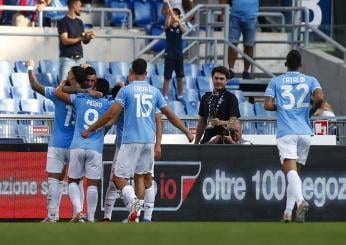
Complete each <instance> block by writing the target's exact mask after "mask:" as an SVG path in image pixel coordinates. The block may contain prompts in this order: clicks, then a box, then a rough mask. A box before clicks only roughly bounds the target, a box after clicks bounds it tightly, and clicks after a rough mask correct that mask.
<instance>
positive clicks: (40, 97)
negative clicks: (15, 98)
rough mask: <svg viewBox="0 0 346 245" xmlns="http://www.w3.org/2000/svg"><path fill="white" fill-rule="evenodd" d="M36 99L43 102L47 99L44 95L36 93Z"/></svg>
mask: <svg viewBox="0 0 346 245" xmlns="http://www.w3.org/2000/svg"><path fill="white" fill-rule="evenodd" d="M34 95H35V96H34V97H35V98H36V99H37V100H40V101H41V102H42V101H44V100H46V99H47V98H46V97H45V96H43V95H42V94H40V93H38V92H34Z"/></svg>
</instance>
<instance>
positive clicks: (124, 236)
mask: <svg viewBox="0 0 346 245" xmlns="http://www.w3.org/2000/svg"><path fill="white" fill-rule="evenodd" d="M0 244H6V245H7V244H8V245H14V244H35V245H39V244H44V245H54V244H59V245H65V244H76V245H78V244H83V245H88V244H92V245H96V244H110V245H111V244H112V245H113V244H114V245H115V244H119V245H120V244H121V245H128V244H150V245H155V244H160V245H161V244H162V245H170V244H172V245H173V244H174V245H178V244H188V245H202V244H208V245H217V244H232V245H233V244H234V245H236V244H240V245H246V244H251V245H256V244H265V245H271V244H273V245H285V244H289V245H297V244H304V245H305V244H311V245H318V244H324V245H325V244H327V245H342V244H346V223H345V222H344V223H342V222H340V223H326V222H315V223H304V224H296V223H291V224H283V223H279V222H277V223H270V222H266V223H261V222H257V223H254V222H157V223H155V222H153V223H151V224H141V223H139V224H123V223H116V222H112V223H94V224H79V223H75V224H69V223H57V224H40V223H19V222H12V223H0Z"/></svg>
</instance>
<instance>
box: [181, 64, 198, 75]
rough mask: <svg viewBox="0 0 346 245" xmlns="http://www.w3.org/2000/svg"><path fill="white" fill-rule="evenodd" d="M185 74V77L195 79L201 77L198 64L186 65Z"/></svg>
mask: <svg viewBox="0 0 346 245" xmlns="http://www.w3.org/2000/svg"><path fill="white" fill-rule="evenodd" d="M184 73H185V76H189V77H194V78H196V77H197V76H199V75H201V72H200V70H199V66H198V65H197V64H190V63H185V64H184Z"/></svg>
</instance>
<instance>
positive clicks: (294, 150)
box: [276, 135, 311, 165]
mask: <svg viewBox="0 0 346 245" xmlns="http://www.w3.org/2000/svg"><path fill="white" fill-rule="evenodd" d="M276 143H277V147H278V149H279V154H280V161H281V164H283V162H284V160H285V159H295V160H297V162H298V163H300V164H302V165H305V162H306V159H307V158H308V154H309V149H310V144H311V136H310V135H285V136H283V137H280V138H277V139H276Z"/></svg>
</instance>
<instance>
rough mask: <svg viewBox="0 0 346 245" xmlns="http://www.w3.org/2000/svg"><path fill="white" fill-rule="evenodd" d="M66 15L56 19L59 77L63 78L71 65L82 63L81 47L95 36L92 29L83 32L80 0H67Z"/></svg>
mask: <svg viewBox="0 0 346 245" xmlns="http://www.w3.org/2000/svg"><path fill="white" fill-rule="evenodd" d="M67 6H68V12H67V15H66V16H65V17H64V18H62V19H61V20H59V21H58V33H59V37H60V38H59V50H60V55H59V56H60V70H59V79H60V80H64V79H65V78H66V75H67V71H68V70H69V69H70V67H71V66H74V65H80V64H82V63H83V47H82V44H81V43H82V42H83V43H84V44H88V43H89V42H90V40H91V39H93V38H95V37H96V36H95V33H94V32H93V31H89V32H85V31H84V25H83V21H82V20H81V19H79V18H77V16H80V13H81V10H82V2H81V1H80V0H68V1H67Z"/></svg>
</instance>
